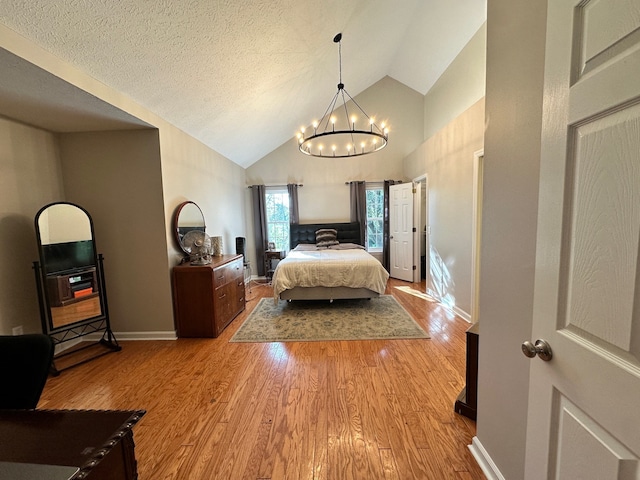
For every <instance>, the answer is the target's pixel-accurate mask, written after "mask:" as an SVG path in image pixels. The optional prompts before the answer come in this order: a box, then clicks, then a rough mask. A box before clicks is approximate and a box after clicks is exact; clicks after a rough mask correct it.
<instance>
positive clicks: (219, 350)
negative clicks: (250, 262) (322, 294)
mask: <svg viewBox="0 0 640 480" xmlns="http://www.w3.org/2000/svg"><path fill="white" fill-rule="evenodd" d="M421 292H424V283H423V284H411V283H405V282H401V281H397V280H393V279H390V281H389V284H388V286H387V293H388V294H391V295H394V296H395V297H396V298H397V299H398V301H399V302H400V303H401V304H402V305H403V306H404V307H405V308H406V309H407V310H408V311H409V312H410V313H411V315H412V316H413V317H414V319H416V321H417V322H418V323H419V324H420V325H421V326H422V327H423V328H424V329H425V330H426V331H427V332H428V333H429V334H430V335H431V339H428V340H425V339H420V340H390V341H382V340H376V341H341V342H339V341H335V342H291V343H229V339H230V338H231V336H232V335H233V333H235V331H236V330H237V328H238V327H239V326H240V325H241V324H242V322H243V320H244V319H245V318H246V317H247V315H248V313H249V312H250V311H251V310H252V309H253V308H254V307H255V305H256V304H257V301H258V300H259V299H260V298H262V297H270V296H271V287H269V286H265V285H256V284H255V283H252V286H251V289H250V290H247V297H248V302H247V308H246V310H245V312H243V313H242V314H241V315H240V316H239V317H237V318H236V319H235V320H234V321H233V322H232V323H231V325H230V326H229V327H227V329H226V330H225V331H224V332H223V334H222V335H221V336H220V337H219V338H217V339H178V340H177V341H135V342H132V341H129V342H124V341H121V342H120V343H121V345H122V347H123V348H122V351H121V352H117V353H110V354H108V355H105V356H103V357H101V358H99V359H96V360H93V361H91V362H89V363H86V364H84V365H81V366H78V367H74V368H72V369H70V370H67V371H64V372H63V373H62V374H61V375H60V376H59V377H51V378H49V380H48V382H47V385H46V387H45V390H44V392H43V394H42V397H41V399H40V403H39V404H38V408H40V409H48V408H54V409H57V408H64V409H145V410H147V414H146V415H145V416H144V417H143V418H142V420H141V421H140V423H139V424H138V425H137V426H136V427H135V428H134V440H135V442H136V457H137V460H138V473H139V477H140V479H141V480H156V479H189V480H200V479H202V480H204V479H207V480H208V479H225V480H226V479H231V480H234V479H255V480H257V479H272V480H280V479H296V480H298V479H308V480H312V479H313V480H320V479H322V480H346V479H367V480H371V479H399V480H406V479H429V480H441V479H457V480H460V479H465V480H469V479H484V478H485V477H484V475H483V474H482V471H481V470H480V468H479V467H478V465H477V464H476V462H475V460H474V459H473V457H472V456H471V454H470V452H469V450H468V448H467V445H469V444H470V443H471V439H472V437H473V435H475V423H474V422H473V421H471V420H469V419H467V418H466V417H463V416H460V415H458V414H456V413H455V412H454V411H453V404H454V402H455V399H456V397H457V395H458V393H459V392H460V390H461V389H462V388H463V386H464V371H465V341H466V338H465V331H466V329H467V328H468V327H469V324H467V323H466V322H465V321H464V320H462V319H460V318H458V317H455V316H454V315H453V314H452V313H451V312H450V311H449V310H447V309H445V308H443V307H441V306H438V305H437V304H434V303H431V302H429V301H428V300H427V299H426V298H425V295H424V293H421Z"/></svg>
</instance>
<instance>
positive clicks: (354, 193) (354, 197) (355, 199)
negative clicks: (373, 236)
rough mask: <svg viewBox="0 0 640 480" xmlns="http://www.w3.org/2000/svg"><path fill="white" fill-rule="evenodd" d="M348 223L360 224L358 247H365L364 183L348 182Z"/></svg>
mask: <svg viewBox="0 0 640 480" xmlns="http://www.w3.org/2000/svg"><path fill="white" fill-rule="evenodd" d="M349 196H350V204H351V208H350V217H351V218H350V221H351V222H360V245H363V246H365V247H366V246H367V243H366V240H367V186H366V184H365V182H363V181H359V182H350V183H349Z"/></svg>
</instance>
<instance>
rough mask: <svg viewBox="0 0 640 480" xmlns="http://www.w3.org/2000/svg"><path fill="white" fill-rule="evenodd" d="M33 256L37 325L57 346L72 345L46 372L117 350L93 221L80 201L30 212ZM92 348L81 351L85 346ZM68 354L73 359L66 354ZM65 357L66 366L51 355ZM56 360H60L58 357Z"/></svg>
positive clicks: (47, 206)
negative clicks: (91, 339)
mask: <svg viewBox="0 0 640 480" xmlns="http://www.w3.org/2000/svg"><path fill="white" fill-rule="evenodd" d="M35 228H36V235H37V240H38V251H39V256H40V261H39V262H33V268H34V271H35V275H36V285H37V289H38V299H39V301H40V317H41V320H42V331H43V332H44V333H45V334H47V335H49V336H50V337H51V338H52V339H53V341H54V344H55V345H56V346H57V347H58V346H60V345H61V344H63V343H65V342H72V341H74V340H75V341H76V343H77V345H73V346H72V347H71V348H68V349H62V348H58V349H57V350H62V351H61V352H60V353H58V354H56V356H55V357H54V364H53V367H52V374H54V375H57V374H59V373H60V372H61V371H62V370H66V369H67V368H71V367H72V366H76V365H79V364H81V363H85V362H87V361H89V360H92V359H94V358H97V357H98V356H101V355H104V354H105V353H109V352H112V351H119V350H120V349H121V347H120V345H118V342H117V341H116V338H115V336H114V335H113V332H112V331H111V325H110V321H109V309H108V305H107V292H106V289H105V282H104V270H103V268H102V267H103V265H102V264H103V257H102V255H101V254H98V253H97V250H96V243H95V237H94V230H93V221H92V219H91V216H90V215H89V213H88V212H87V211H86V210H85V209H84V208H82V207H80V206H78V205H74V204H72V203H67V202H57V203H52V204H49V205H46V206H44V207H43V208H41V209H40V211H39V212H38V213H37V214H36V217H35ZM92 334H93V335H94V336H95V335H96V334H98V335H100V334H101V337H100V340H98V341H95V342H85V341H81V342H80V340H82V337H84V336H87V335H92ZM95 346H101V347H104V348H103V349H101V350H100V351H98V352H88V353H87V352H84V350H86V349H89V348H91V347H95ZM71 355H74V358H75V359H76V361H73V360H71V363H69V361H68V360H69V358H70V356H71ZM62 357H67V358H66V359H65V361H64V362H63V363H64V364H65V365H66V366H64V367H62V368H58V367H57V365H58V364H57V363H56V361H57V360H60V359H61V358H62ZM58 363H60V362H58Z"/></svg>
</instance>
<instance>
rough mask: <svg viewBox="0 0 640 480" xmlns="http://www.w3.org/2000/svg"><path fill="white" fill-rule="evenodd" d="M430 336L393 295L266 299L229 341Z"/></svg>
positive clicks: (261, 301) (305, 340) (302, 340)
mask: <svg viewBox="0 0 640 480" xmlns="http://www.w3.org/2000/svg"><path fill="white" fill-rule="evenodd" d="M407 338H429V336H428V335H427V334H426V332H425V331H424V330H423V329H422V328H421V327H420V326H419V325H418V324H417V323H416V322H415V320H413V318H411V315H409V313H407V311H406V310H405V309H404V308H403V307H402V306H401V305H400V304H399V303H398V302H397V300H396V299H395V298H394V297H393V296H391V295H381V296H380V297H378V298H374V299H371V300H366V299H363V300H335V301H333V302H332V303H329V301H327V300H323V301H320V300H305V301H301V300H299V301H293V302H287V301H285V300H280V301H279V302H278V303H275V302H274V301H273V299H272V298H263V299H261V300H260V302H259V303H258V305H256V308H255V309H254V310H253V312H251V314H249V316H248V317H247V319H246V320H245V322H244V323H243V324H242V326H241V327H240V328H239V329H238V331H237V332H236V333H235V335H234V336H233V337H232V338H231V340H229V341H230V342H308V341H321V340H324V341H327V340H374V339H407Z"/></svg>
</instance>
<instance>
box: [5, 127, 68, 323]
mask: <svg viewBox="0 0 640 480" xmlns="http://www.w3.org/2000/svg"><path fill="white" fill-rule="evenodd" d="M60 200H64V186H63V183H62V168H61V163H60V156H59V150H58V142H57V139H56V136H55V135H53V134H51V133H49V132H46V131H44V130H40V129H37V128H32V127H28V126H26V125H22V124H20V123H16V122H13V121H11V120H8V119H5V118H0V245H2V248H0V335H11V333H12V332H11V330H12V328H14V327H16V326H18V325H22V326H23V329H24V331H25V333H36V332H40V331H41V323H40V313H39V311H38V295H37V293H36V281H35V276H34V272H33V269H32V262H34V261H37V260H38V259H39V258H38V247H37V241H36V231H35V226H34V219H35V216H36V213H37V212H38V210H40V208H41V207H43V206H44V205H46V204H48V203H51V202H56V201H60Z"/></svg>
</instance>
